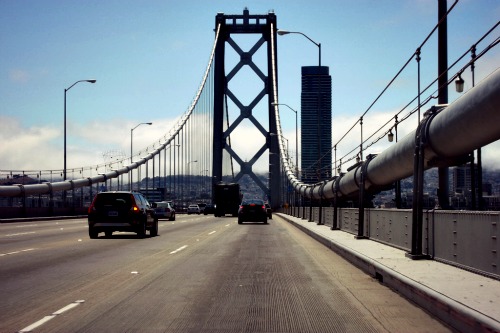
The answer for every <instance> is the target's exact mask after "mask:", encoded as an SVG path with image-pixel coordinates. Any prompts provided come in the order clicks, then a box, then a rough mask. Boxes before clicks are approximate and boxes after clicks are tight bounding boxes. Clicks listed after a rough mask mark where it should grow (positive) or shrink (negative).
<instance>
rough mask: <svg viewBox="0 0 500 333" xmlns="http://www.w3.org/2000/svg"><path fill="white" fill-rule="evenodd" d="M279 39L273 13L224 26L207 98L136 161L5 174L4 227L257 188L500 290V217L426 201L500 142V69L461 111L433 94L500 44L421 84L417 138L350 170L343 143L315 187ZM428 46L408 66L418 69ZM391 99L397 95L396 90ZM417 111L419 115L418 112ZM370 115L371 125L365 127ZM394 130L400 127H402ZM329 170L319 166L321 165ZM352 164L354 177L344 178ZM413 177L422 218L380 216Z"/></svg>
mask: <svg viewBox="0 0 500 333" xmlns="http://www.w3.org/2000/svg"><path fill="white" fill-rule="evenodd" d="M438 26H439V24H438V25H437V26H436V28H437V27H438ZM497 27H498V23H497V24H496V25H495V26H494V27H492V28H491V29H490V30H489V31H487V32H486V34H485V36H488V35H490V34H495V33H497V30H496V29H497ZM278 31H279V29H278V27H277V17H276V15H275V14H274V13H272V12H270V13H267V14H263V15H255V14H250V12H249V11H248V10H247V9H245V10H244V11H243V14H235V15H227V14H223V13H219V14H217V15H216V17H215V29H214V32H215V34H214V42H213V46H212V49H211V50H210V53H209V57H208V64H207V67H206V69H205V71H204V73H203V76H202V80H201V83H200V85H199V88H198V90H197V91H196V93H195V97H194V98H193V101H192V102H191V104H190V105H189V107H188V108H187V110H186V111H185V112H183V113H182V114H181V115H180V116H179V118H178V120H177V122H176V124H175V125H174V126H173V127H172V128H170V129H169V131H168V132H167V133H166V134H165V135H163V136H162V137H161V138H159V139H158V140H156V141H155V142H152V143H151V144H150V145H149V146H148V147H146V148H144V149H141V150H140V151H138V152H136V153H135V154H134V152H133V151H132V149H131V153H130V156H125V154H123V153H119V154H118V153H116V154H112V153H111V152H108V153H107V154H105V155H106V156H105V157H106V158H105V163H103V164H100V165H93V166H81V167H73V166H72V167H70V168H69V169H66V168H65V169H64V170H40V171H34V170H16V171H14V170H9V171H1V175H0V178H2V180H3V184H4V185H1V186H0V217H1V218H2V219H7V218H14V217H44V216H70V215H81V214H85V212H86V209H87V207H88V204H89V203H90V201H91V200H92V198H93V196H94V195H95V194H96V193H98V192H100V191H104V190H105V191H112V190H133V191H141V192H143V193H145V194H146V196H147V197H148V198H149V199H150V200H151V201H160V200H172V201H174V202H176V203H177V204H178V205H179V207H180V206H182V205H186V204H189V203H190V202H192V201H197V200H201V201H205V202H210V201H211V198H212V189H213V186H214V185H215V184H217V183H219V182H229V183H230V182H235V183H238V182H242V180H243V179H246V180H247V181H251V182H253V184H254V185H255V187H256V188H258V189H259V191H260V193H261V194H260V195H261V196H262V197H263V198H264V199H265V200H267V201H269V203H270V204H271V206H272V208H273V209H274V210H275V211H279V212H282V213H284V214H288V215H290V216H292V217H295V218H301V219H305V220H308V221H310V222H316V223H317V224H318V225H323V224H325V225H328V226H330V227H331V229H332V230H339V229H340V230H344V231H347V232H349V233H352V234H353V235H354V236H355V237H356V238H357V239H367V238H368V239H373V240H376V241H379V242H381V243H384V244H388V245H391V246H393V247H395V248H400V249H404V250H405V251H407V256H408V257H409V258H411V259H415V260H416V259H429V258H432V259H435V260H440V261H443V262H446V263H449V264H451V265H454V266H458V267H461V268H465V269H467V270H470V271H473V272H477V273H479V274H481V275H486V276H489V277H492V278H494V279H499V278H500V271H499V268H498V266H499V259H498V251H499V250H500V245H499V243H498V241H497V239H498V237H500V235H499V230H498V225H499V223H500V216H499V214H498V212H496V211H495V212H491V211H489V212H487V211H479V210H471V211H460V212H456V211H452V210H446V209H429V208H428V207H425V206H424V203H423V199H422V198H423V195H424V193H423V184H424V172H425V171H426V170H429V169H433V168H446V167H450V166H456V165H463V164H464V163H468V162H470V161H471V154H472V155H473V153H471V152H474V151H475V150H480V149H481V148H482V147H484V146H486V145H488V144H490V143H493V142H496V141H497V140H499V139H500V113H499V112H498V110H500V70H499V69H497V70H495V71H493V72H492V73H491V74H490V75H489V76H488V77H487V78H486V79H484V80H483V81H481V82H479V83H477V84H474V86H473V87H472V88H471V89H470V90H469V91H467V92H466V93H465V94H463V95H462V96H461V97H460V98H459V99H457V100H456V101H454V102H452V103H449V104H448V103H436V104H435V105H431V104H430V102H431V101H432V100H433V99H434V98H436V96H435V94H434V93H436V92H430V89H431V88H430V87H431V86H432V85H433V84H435V83H436V82H438V86H439V87H438V90H437V94H438V96H437V99H438V101H439V97H442V96H443V94H444V93H443V89H447V87H448V85H450V84H452V83H454V82H455V81H456V80H461V75H463V73H464V71H465V70H466V69H472V71H473V69H474V66H475V64H476V63H477V62H478V61H480V59H481V57H482V56H483V55H484V54H486V53H487V52H488V51H489V50H491V49H493V48H494V47H495V46H497V44H498V41H499V39H498V37H497V38H496V39H494V41H493V42H492V43H491V44H489V45H487V46H485V47H484V49H483V50H482V51H481V50H480V51H479V52H477V49H476V46H477V45H478V44H479V42H480V41H478V43H476V44H474V45H473V46H472V47H471V49H469V50H466V51H465V52H464V54H463V55H462V56H461V57H460V58H459V59H461V58H463V57H464V55H466V54H468V53H469V52H473V57H472V60H471V61H470V62H467V63H466V64H465V65H464V66H463V67H461V68H459V69H454V72H452V68H453V66H454V65H456V63H457V62H458V60H457V62H455V64H454V65H453V66H450V67H449V68H447V69H446V73H448V74H450V73H455V74H452V75H445V76H443V75H440V76H439V77H438V78H436V81H434V82H433V83H431V84H430V85H429V86H428V87H427V88H424V89H420V82H419V91H418V94H417V97H416V98H415V99H414V100H412V101H411V102H410V103H408V104H407V106H406V107H405V108H403V109H402V110H401V111H400V112H399V113H398V115H399V114H401V113H402V112H404V111H407V112H409V114H413V113H416V112H418V114H419V124H418V126H417V127H416V128H415V129H414V131H413V132H411V133H410V134H408V135H406V136H405V137H404V138H402V139H400V140H396V141H397V142H396V143H394V144H393V145H391V146H390V147H389V148H388V149H385V150H383V151H381V152H380V153H378V154H368V155H366V156H365V158H363V152H365V151H366V149H367V148H368V146H369V145H368V144H367V142H368V140H374V142H377V141H378V140H379V139H380V138H385V137H386V136H387V135H388V134H389V135H392V131H393V130H395V131H396V135H397V125H398V124H399V123H400V122H401V121H403V120H404V118H405V117H400V118H399V122H398V117H397V116H398V115H395V117H394V118H391V119H389V120H388V122H387V123H386V124H384V125H383V126H382V127H381V128H380V129H379V131H378V132H377V133H373V134H371V135H369V137H368V139H366V138H365V139H363V138H362V140H361V144H360V146H359V150H358V147H356V148H355V149H354V150H352V151H350V152H349V153H348V154H347V155H344V156H342V157H341V158H339V159H337V156H336V155H337V154H336V153H337V149H338V148H339V147H340V145H341V141H339V142H337V143H336V144H334V145H333V146H332V147H328V148H331V149H330V150H331V151H334V152H335V159H334V161H333V163H332V165H330V166H329V170H327V171H328V172H326V173H325V174H326V175H328V177H325V178H324V179H318V181H317V182H316V183H314V184H311V183H310V182H304V181H303V180H302V179H301V174H300V173H299V166H298V165H296V164H297V162H295V164H294V163H293V161H292V159H291V156H290V155H289V150H288V142H286V141H285V139H284V136H283V130H282V126H281V112H280V105H282V104H280V100H279V94H278V92H279V91H278V75H277V73H278V65H279V64H278V60H277V59H278V57H277V52H278V42H277V36H278ZM432 33H434V31H432V32H431V34H432ZM239 34H244V35H250V34H251V35H255V36H257V41H256V42H255V43H254V44H253V45H252V46H251V47H250V48H248V49H244V48H242V47H241V46H240V45H238V43H237V39H236V38H234V37H235V36H236V35H239ZM497 34H498V33H497ZM483 38H484V37H483ZM424 43H425V42H424ZM421 46H422V45H421ZM421 46H420V47H418V48H417V51H416V52H415V53H414V54H412V55H411V57H410V59H409V61H408V62H407V64H406V65H408V63H410V61H411V60H418V59H419V55H420V49H421ZM229 48H230V49H232V50H233V51H234V52H236V54H237V55H238V57H239V61H238V62H237V63H236V65H234V67H232V68H228V67H227V63H226V61H225V57H226V51H227V49H229ZM257 52H261V53H264V54H265V58H266V61H265V64H264V65H263V66H262V64H258V63H256V62H255V61H254V60H255V55H256V53H257ZM476 52H477V53H476ZM406 65H405V66H404V67H403V69H404V68H405V67H406ZM243 68H250V70H251V72H252V73H253V74H254V75H253V79H254V82H248V84H252V85H254V86H256V87H259V89H258V91H257V94H256V95H255V96H254V97H253V99H251V100H250V102H249V103H248V104H246V103H245V102H243V101H242V98H241V97H240V96H239V95H238V87H236V86H235V85H234V84H233V82H234V79H235V78H236V77H237V76H238V75H240V70H242V69H243ZM398 74H399V73H398ZM448 76H449V77H448ZM396 77H397V75H396ZM396 77H395V78H396ZM391 83H392V81H391ZM389 87H390V84H389V85H388V86H387V87H386V89H387V88H389ZM384 91H385V90H384ZM382 93H383V92H382ZM318 96H321V95H320V94H319V95H318ZM318 98H320V99H321V97H318ZM375 102H376V101H375ZM375 102H374V103H375ZM415 102H416V106H414V107H413V109H411V110H410V111H408V108H409V106H410V105H414V104H412V103H415ZM318 103H321V101H320V100H319V101H318ZM370 108H371V106H370ZM370 108H368V110H367V111H366V112H364V113H363V114H362V115H361V117H360V124H361V125H362V122H363V116H364V115H366V113H367V112H368V111H369V110H370ZM420 113H422V117H420ZM393 119H396V122H395V125H391V123H392V121H393ZM242 123H250V124H251V125H252V126H254V127H255V129H256V130H257V133H258V135H257V137H251V138H248V140H247V147H245V148H246V149H251V150H252V151H253V156H252V157H251V158H250V159H249V160H248V159H245V158H242V157H241V156H242V153H241V152H240V151H239V150H238V148H237V147H235V146H234V145H232V143H231V137H234V136H236V135H238V134H239V132H238V128H239V126H241V125H242ZM139 125H141V124H139ZM355 125H357V124H355ZM355 125H354V126H355ZM351 129H352V128H351ZM131 136H132V131H131ZM374 138H375V139H374ZM377 138H378V139H377ZM131 141H132V140H131ZM346 150H348V149H346ZM295 153H296V154H298V153H299V152H298V151H297V152H295ZM321 158H322V157H321V156H320V157H319V159H318V161H317V162H316V165H318V166H319V165H321ZM355 159H356V161H355V162H354V160H355ZM262 160H263V161H264V162H263V163H264V164H265V165H268V170H267V172H266V173H265V174H264V175H262V174H259V173H258V172H256V171H255V169H254V168H255V165H256V163H258V162H261V161H262ZM348 162H352V164H351V165H349V164H348ZM346 164H347V165H349V167H348V168H347V169H345V170H343V169H342V167H345V166H346ZM471 164H472V165H474V162H472V163H471ZM194 165H196V168H194ZM194 170H198V171H196V172H195V171H194ZM318 174H320V175H321V174H323V173H321V172H319V173H318ZM408 177H412V179H413V202H412V204H413V206H412V208H411V209H374V208H373V205H372V204H371V199H372V196H373V195H374V194H376V193H379V192H380V191H385V190H392V189H396V191H397V187H398V182H399V181H401V180H403V179H405V178H408ZM476 196H480V194H479V195H476V194H474V197H476ZM346 203H350V205H352V206H351V207H348V205H347V204H346ZM442 204H443V205H444V206H446V205H445V203H444V202H442ZM398 208H399V207H398ZM443 208H446V207H443ZM450 234H451V235H454V236H453V237H450V236H449V235H450ZM471 235H472V236H471Z"/></svg>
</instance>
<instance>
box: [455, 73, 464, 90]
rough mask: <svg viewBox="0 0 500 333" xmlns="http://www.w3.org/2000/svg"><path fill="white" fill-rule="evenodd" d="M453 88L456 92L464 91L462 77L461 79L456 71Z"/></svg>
mask: <svg viewBox="0 0 500 333" xmlns="http://www.w3.org/2000/svg"><path fill="white" fill-rule="evenodd" d="M455 89H456V91H457V92H458V93H461V92H463V91H464V79H462V77H461V76H460V73H458V77H457V78H456V79H455Z"/></svg>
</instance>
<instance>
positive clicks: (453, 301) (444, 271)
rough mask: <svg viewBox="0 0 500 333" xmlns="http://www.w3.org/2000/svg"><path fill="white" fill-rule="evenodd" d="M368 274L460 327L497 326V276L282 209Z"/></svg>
mask: <svg viewBox="0 0 500 333" xmlns="http://www.w3.org/2000/svg"><path fill="white" fill-rule="evenodd" d="M282 216H283V218H285V219H286V220H287V221H289V222H290V223H291V224H293V225H294V226H296V227H298V228H299V229H301V230H302V231H304V232H305V233H306V234H308V235H310V236H312V237H313V238H314V239H316V240H318V241H319V242H321V243H322V244H324V245H325V246H327V247H328V248H330V249H331V250H333V251H335V252H336V253H339V254H340V255H342V256H343V257H344V258H346V259H347V260H348V261H349V262H351V263H354V264H356V265H357V266H358V267H360V268H361V269H363V270H364V271H365V272H366V273H367V274H370V275H371V276H373V277H375V278H377V279H379V280H380V281H381V282H382V283H383V284H384V285H387V286H389V287H390V288H392V289H393V290H395V291H397V292H398V293H400V294H402V295H404V296H405V297H406V298H407V299H409V300H412V301H413V302H415V303H416V304H419V305H420V306H421V307H422V308H424V309H426V310H427V311H428V312H429V313H433V314H435V315H436V316H437V317H438V318H440V319H441V320H443V321H444V322H446V323H448V324H449V325H450V326H452V327H453V328H454V329H456V330H458V331H461V332H500V281H499V280H496V279H493V278H490V277H486V276H483V275H480V274H476V273H473V272H470V271H467V270H464V269H462V268H458V267H455V266H452V265H449V264H445V263H442V262H439V261H435V260H412V259H409V258H407V257H406V255H405V254H406V252H405V251H403V250H400V249H397V248H394V247H391V246H387V245H384V244H382V243H379V242H376V241H371V240H368V239H356V237H354V235H352V234H350V233H347V232H344V231H341V230H331V229H330V227H327V226H325V225H317V224H316V223H314V222H307V220H304V219H301V218H296V217H293V216H289V215H282Z"/></svg>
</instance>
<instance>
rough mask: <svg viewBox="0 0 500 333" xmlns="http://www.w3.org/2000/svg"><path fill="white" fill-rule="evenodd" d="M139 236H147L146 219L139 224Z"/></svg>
mask: <svg viewBox="0 0 500 333" xmlns="http://www.w3.org/2000/svg"><path fill="white" fill-rule="evenodd" d="M137 236H139V238H144V237H146V222H145V221H143V222H141V224H140V225H139V230H138V231H137Z"/></svg>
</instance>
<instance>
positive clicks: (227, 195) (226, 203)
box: [214, 182, 243, 217]
mask: <svg viewBox="0 0 500 333" xmlns="http://www.w3.org/2000/svg"><path fill="white" fill-rule="evenodd" d="M242 197H243V195H242V194H241V192H240V184H238V183H224V182H219V183H217V184H215V186H214V203H215V212H214V215H215V217H219V216H224V215H226V214H231V215H232V216H234V217H236V216H238V208H239V205H240V202H241V199H242Z"/></svg>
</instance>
